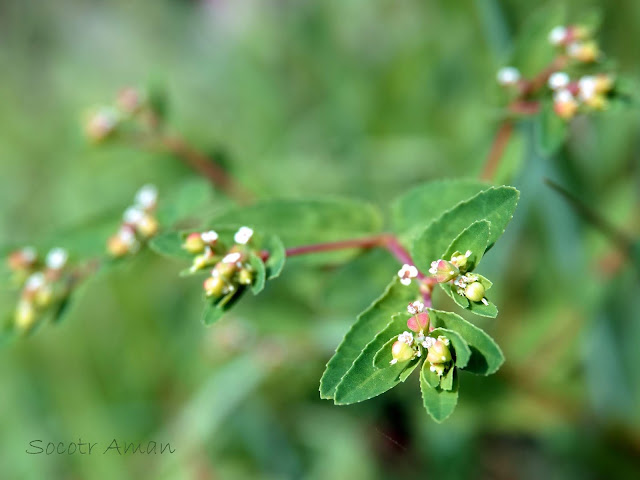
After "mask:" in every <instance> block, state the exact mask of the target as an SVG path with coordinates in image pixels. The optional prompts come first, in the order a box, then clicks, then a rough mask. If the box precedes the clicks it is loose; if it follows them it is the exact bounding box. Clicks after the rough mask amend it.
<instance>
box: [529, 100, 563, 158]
mask: <svg viewBox="0 0 640 480" xmlns="http://www.w3.org/2000/svg"><path fill="white" fill-rule="evenodd" d="M541 110H542V111H541V112H540V115H539V116H538V118H537V121H536V133H537V140H538V149H539V151H540V154H541V155H542V156H544V157H550V156H551V155H553V154H554V153H556V152H557V151H558V149H560V147H562V145H564V143H565V141H566V139H567V134H568V124H567V121H566V120H564V119H562V118H560V117H559V116H558V115H557V114H556V113H555V112H554V111H553V103H552V102H544V103H543V105H542V109H541Z"/></svg>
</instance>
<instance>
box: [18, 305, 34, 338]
mask: <svg viewBox="0 0 640 480" xmlns="http://www.w3.org/2000/svg"><path fill="white" fill-rule="evenodd" d="M35 321H36V311H35V308H34V307H33V305H32V304H31V302H28V301H24V300H22V301H20V303H18V308H16V314H15V326H16V328H17V329H18V330H20V331H23V332H24V331H27V330H29V329H30V328H31V327H33V324H34V323H35Z"/></svg>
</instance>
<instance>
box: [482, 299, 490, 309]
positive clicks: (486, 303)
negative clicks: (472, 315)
mask: <svg viewBox="0 0 640 480" xmlns="http://www.w3.org/2000/svg"><path fill="white" fill-rule="evenodd" d="M482 303H484V304H485V305H486V306H487V307H488V306H489V302H488V301H487V299H486V298H484V297H482Z"/></svg>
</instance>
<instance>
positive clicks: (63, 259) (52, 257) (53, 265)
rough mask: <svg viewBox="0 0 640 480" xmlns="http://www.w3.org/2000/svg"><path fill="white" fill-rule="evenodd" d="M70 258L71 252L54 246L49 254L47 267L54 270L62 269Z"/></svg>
mask: <svg viewBox="0 0 640 480" xmlns="http://www.w3.org/2000/svg"><path fill="white" fill-rule="evenodd" d="M68 259H69V254H68V253H67V251H66V250H65V249H64V248H54V249H52V250H51V251H50V252H49V253H48V254H47V258H46V261H45V262H46V264H47V267H49V268H50V269H52V270H60V269H61V268H62V267H64V266H65V264H66V263H67V260H68Z"/></svg>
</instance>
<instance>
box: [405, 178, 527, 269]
mask: <svg viewBox="0 0 640 480" xmlns="http://www.w3.org/2000/svg"><path fill="white" fill-rule="evenodd" d="M518 197H519V193H518V191H517V190H516V189H515V188H513V187H492V188H490V189H488V190H484V191H482V192H480V193H478V194H477V195H476V196H474V197H472V198H471V199H469V200H466V201H463V202H460V203H459V204H457V205H456V206H455V207H453V208H451V209H450V210H447V211H446V212H445V213H443V214H442V215H441V216H440V217H438V218H437V219H435V220H434V221H432V222H431V223H430V224H429V225H428V226H427V227H426V228H425V229H424V230H423V231H422V233H421V234H420V235H419V236H418V237H417V238H416V240H415V242H414V244H413V249H412V257H413V258H414V260H415V264H416V266H417V267H418V268H419V269H420V270H423V271H428V270H429V266H430V263H431V262H432V261H434V260H437V259H438V258H442V255H443V254H444V253H445V252H446V251H447V249H448V247H449V245H450V244H451V243H452V242H453V241H454V240H455V239H456V238H457V236H458V235H459V234H460V233H461V232H462V231H463V230H464V229H465V228H467V227H469V226H470V225H471V224H472V223H474V222H477V221H479V220H486V221H488V222H489V223H490V224H491V233H490V235H489V237H488V239H487V244H488V248H491V246H492V245H493V244H494V243H495V241H496V240H497V239H498V238H499V237H500V235H502V233H503V232H504V229H505V228H506V226H507V224H508V223H509V221H510V220H511V218H512V216H513V212H514V210H515V208H516V204H517V203H518Z"/></svg>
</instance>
